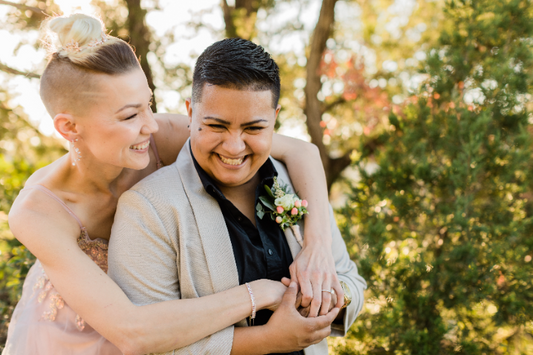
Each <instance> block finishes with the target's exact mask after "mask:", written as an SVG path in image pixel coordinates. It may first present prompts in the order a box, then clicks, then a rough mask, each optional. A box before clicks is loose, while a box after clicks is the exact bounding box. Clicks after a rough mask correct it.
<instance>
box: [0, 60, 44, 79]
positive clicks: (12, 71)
mask: <svg viewBox="0 0 533 355" xmlns="http://www.w3.org/2000/svg"><path fill="white" fill-rule="evenodd" d="M0 70H1V71H3V72H6V73H9V74H14V75H23V76H25V77H27V78H32V79H39V78H40V77H41V76H40V75H39V74H35V73H30V72H23V71H20V70H17V69H13V68H11V67H8V66H7V65H5V64H3V63H0Z"/></svg>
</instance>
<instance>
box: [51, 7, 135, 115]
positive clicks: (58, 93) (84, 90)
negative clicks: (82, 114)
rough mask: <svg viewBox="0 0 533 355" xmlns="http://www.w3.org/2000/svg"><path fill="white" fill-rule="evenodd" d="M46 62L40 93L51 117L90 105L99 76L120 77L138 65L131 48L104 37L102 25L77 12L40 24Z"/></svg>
mask: <svg viewBox="0 0 533 355" xmlns="http://www.w3.org/2000/svg"><path fill="white" fill-rule="evenodd" d="M42 32H43V38H44V40H43V43H44V46H45V47H46V49H47V50H48V53H49V61H48V64H47V66H46V68H45V70H44V73H43V75H42V77H41V88H40V94H41V99H42V100H43V103H44V104H45V106H46V109H47V110H48V112H49V113H50V115H51V116H52V117H54V116H55V115H56V114H58V113H65V112H67V113H72V114H76V113H77V112H79V110H80V109H83V108H84V107H87V106H86V105H87V104H91V103H94V99H95V98H97V95H95V94H96V93H98V87H97V85H98V78H101V75H97V74H107V75H120V74H124V73H127V72H129V71H131V70H133V69H135V68H139V69H140V65H139V62H138V60H137V57H136V56H135V53H134V51H133V49H132V48H131V46H130V45H129V44H128V43H126V42H124V41H123V40H121V39H120V38H117V37H113V36H109V35H107V34H106V30H105V26H104V24H103V22H102V21H101V20H100V19H98V18H96V17H93V16H89V15H85V14H81V13H77V14H72V15H70V16H66V17H63V16H58V17H52V18H50V19H49V20H46V21H45V22H44V23H43V25H42Z"/></svg>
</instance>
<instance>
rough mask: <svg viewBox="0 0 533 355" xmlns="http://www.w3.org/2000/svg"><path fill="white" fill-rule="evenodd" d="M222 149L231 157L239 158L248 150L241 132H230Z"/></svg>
mask: <svg viewBox="0 0 533 355" xmlns="http://www.w3.org/2000/svg"><path fill="white" fill-rule="evenodd" d="M222 147H223V149H224V150H225V151H226V152H227V153H228V155H229V156H232V157H238V156H240V155H241V153H242V152H243V151H244V150H245V149H246V143H245V142H244V140H243V139H242V137H241V134H240V132H228V133H227V135H226V137H225V139H224V143H223V144H222Z"/></svg>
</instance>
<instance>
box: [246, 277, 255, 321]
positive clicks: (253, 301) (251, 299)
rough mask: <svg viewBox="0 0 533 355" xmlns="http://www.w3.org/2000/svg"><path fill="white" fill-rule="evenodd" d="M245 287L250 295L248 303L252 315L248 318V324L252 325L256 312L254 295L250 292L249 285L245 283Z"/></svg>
mask: <svg viewBox="0 0 533 355" xmlns="http://www.w3.org/2000/svg"><path fill="white" fill-rule="evenodd" d="M245 285H246V288H247V289H248V293H249V294H250V301H251V302H252V315H251V316H250V321H251V322H250V324H251V325H253V324H254V319H255V312H256V307H255V298H254V293H253V292H252V288H251V287H250V284H249V283H248V282H247V283H245Z"/></svg>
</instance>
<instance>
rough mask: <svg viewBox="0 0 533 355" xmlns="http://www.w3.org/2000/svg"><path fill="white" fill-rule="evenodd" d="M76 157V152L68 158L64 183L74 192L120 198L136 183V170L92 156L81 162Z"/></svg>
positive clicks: (72, 152)
mask: <svg viewBox="0 0 533 355" xmlns="http://www.w3.org/2000/svg"><path fill="white" fill-rule="evenodd" d="M75 157H76V152H74V151H71V152H70V153H69V154H67V156H66V160H65V165H66V166H65V170H66V174H65V181H64V185H65V186H71V187H72V189H73V190H74V191H77V192H80V193H84V192H87V193H98V192H100V193H111V194H113V195H115V196H120V194H121V193H122V192H123V191H125V190H127V189H129V188H130V187H131V186H132V185H133V184H135V182H136V181H133V180H134V177H135V176H136V173H137V172H136V171H135V170H131V169H126V168H122V167H118V166H114V165H111V164H104V163H102V162H100V161H96V160H95V159H94V158H92V157H90V156H84V157H82V158H81V159H80V160H77V159H75ZM91 158H92V159H91ZM73 163H74V164H73Z"/></svg>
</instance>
